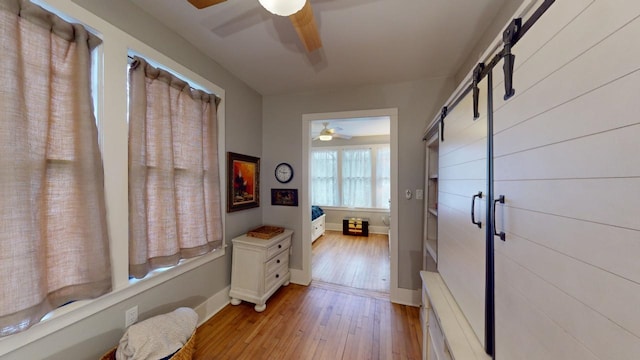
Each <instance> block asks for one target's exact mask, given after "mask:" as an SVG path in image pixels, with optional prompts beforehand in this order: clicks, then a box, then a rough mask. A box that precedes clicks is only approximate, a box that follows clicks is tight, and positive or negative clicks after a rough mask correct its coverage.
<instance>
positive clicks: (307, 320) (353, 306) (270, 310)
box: [194, 282, 421, 360]
mask: <svg viewBox="0 0 640 360" xmlns="http://www.w3.org/2000/svg"><path fill="white" fill-rule="evenodd" d="M196 336H197V340H196V351H195V354H194V359H206V360H209V359H252V360H253V359H331V360H333V359H350V360H351V359H420V356H421V354H420V349H421V330H420V321H419V309H418V308H416V307H409V306H404V305H397V304H392V303H390V302H389V300H388V299H383V298H377V297H371V296H369V292H367V291H360V290H357V289H354V288H346V287H342V286H339V285H328V284H326V283H322V282H317V283H316V282H312V284H311V285H310V286H300V285H295V284H291V285H289V286H287V287H282V288H280V289H279V290H278V291H277V292H276V293H275V294H274V295H273V296H272V297H271V298H270V299H269V301H268V302H267V309H266V310H265V311H264V312H262V313H257V312H255V311H254V310H253V304H250V303H246V302H243V303H242V304H240V305H237V306H232V305H228V306H226V307H225V308H224V309H222V310H221V311H220V312H219V313H218V314H216V315H215V316H213V317H212V318H211V319H209V320H208V321H207V322H206V323H204V324H203V325H202V326H200V327H199V328H198V332H197V335H196Z"/></svg>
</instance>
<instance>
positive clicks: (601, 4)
mask: <svg viewBox="0 0 640 360" xmlns="http://www.w3.org/2000/svg"><path fill="white" fill-rule="evenodd" d="M556 3H558V2H556ZM569 3H570V4H573V2H569ZM620 3H625V4H627V3H629V2H628V1H610V2H609V1H596V2H594V3H593V5H592V6H589V7H588V8H587V9H586V10H584V12H582V13H581V14H580V16H579V17H578V18H576V19H573V21H572V22H571V23H569V24H567V26H566V27H564V28H563V29H562V32H561V33H560V34H558V35H557V36H555V37H553V38H552V39H550V41H549V42H547V43H546V44H545V45H544V47H543V48H541V49H540V50H539V51H537V52H534V53H533V54H532V56H531V58H529V59H527V58H524V57H523V56H522V55H521V54H519V53H518V49H519V46H520V44H521V43H523V42H526V41H527V40H528V39H529V38H531V37H534V36H536V31H535V30H536V29H537V28H539V26H538V24H536V26H534V27H533V28H532V30H531V31H530V32H528V33H527V35H526V38H524V39H523V40H522V41H521V42H520V43H518V44H517V45H516V46H515V47H514V50H513V51H514V53H516V54H517V55H516V56H517V58H516V62H522V63H523V64H522V65H521V66H520V67H519V68H517V69H516V73H517V74H518V75H517V76H514V79H513V82H514V87H515V89H516V96H514V97H513V98H512V99H510V100H509V101H508V102H506V103H505V102H504V101H503V100H502V95H503V91H501V90H500V89H501V88H500V87H499V86H498V87H496V90H497V91H495V92H494V100H495V104H496V109H495V134H499V133H500V132H501V131H503V130H505V129H509V128H511V127H512V126H515V125H517V124H519V123H521V122H523V121H528V120H529V119H532V118H533V117H536V116H538V115H540V114H542V113H544V112H546V111H549V110H551V109H553V108H555V107H557V106H560V105H563V104H565V103H568V102H571V101H573V100H575V99H576V98H577V97H580V96H582V95H584V94H586V93H588V92H591V91H595V90H597V89H598V88H599V87H602V86H606V85H608V84H609V83H611V82H613V81H616V80H618V79H620V78H622V77H625V76H627V75H629V74H631V73H633V72H636V71H637V70H638V69H639V65H640V63H639V62H638V61H637V59H638V57H640V41H638V34H640V23H639V22H638V21H637V20H635V21H631V22H626V21H628V19H629V18H631V19H633V18H635V17H636V16H637V14H638V13H640V1H632V2H630V3H631V5H633V6H622V5H620ZM554 6H555V3H554V5H553V6H552V7H551V9H550V10H549V11H550V12H551V13H553V11H554V10H555V9H554ZM600 13H604V14H608V15H609V16H608V17H605V18H600V17H599V14H600ZM631 14H635V15H631ZM546 15H547V14H545V16H546ZM613 15H619V16H618V17H614V16H613ZM623 15H624V16H623ZM581 16H588V18H589V21H588V22H587V21H581ZM605 20H606V21H613V20H618V21H621V22H622V23H618V24H611V23H606V24H605V23H603V21H605ZM596 23H597V25H595V27H594V24H596ZM594 28H597V29H601V28H605V29H614V30H613V31H614V32H613V33H610V34H608V35H607V36H605V35H601V36H602V37H603V39H600V40H598V39H593V38H590V37H587V36H585V35H583V34H592V33H593V32H594ZM565 33H571V34H572V36H569V37H567V36H563V34H565ZM599 35H600V34H599ZM584 48H586V50H584ZM572 51H573V52H576V53H577V54H575V56H574V57H571V58H570V60H569V61H568V62H566V63H565V62H562V61H560V60H559V58H560V59H562V54H563V53H564V52H572ZM580 51H582V52H580ZM536 66H537V67H543V66H544V67H545V71H544V72H539V71H536ZM496 75H497V76H496V80H497V79H498V78H500V77H501V76H502V74H501V72H499V71H498V72H496Z"/></svg>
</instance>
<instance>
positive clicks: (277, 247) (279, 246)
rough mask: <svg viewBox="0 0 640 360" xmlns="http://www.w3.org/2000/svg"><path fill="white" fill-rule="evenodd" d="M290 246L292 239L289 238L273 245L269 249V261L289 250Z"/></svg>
mask: <svg viewBox="0 0 640 360" xmlns="http://www.w3.org/2000/svg"><path fill="white" fill-rule="evenodd" d="M289 245H291V237H290V236H288V237H287V238H285V239H283V240H282V241H280V242H278V243H276V244H274V245H271V246H270V247H269V248H268V249H267V260H269V259H271V258H272V257H273V256H274V255H276V254H278V253H279V252H281V251H283V250H285V249H288V248H289Z"/></svg>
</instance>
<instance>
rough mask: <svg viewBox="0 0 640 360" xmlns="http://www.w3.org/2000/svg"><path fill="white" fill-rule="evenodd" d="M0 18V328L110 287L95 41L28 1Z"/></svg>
mask: <svg viewBox="0 0 640 360" xmlns="http://www.w3.org/2000/svg"><path fill="white" fill-rule="evenodd" d="M15 4H16V6H15V8H10V7H3V8H2V11H0V27H2V29H3V34H2V37H1V38H0V48H2V49H3V52H2V61H0V97H1V98H2V99H3V101H2V102H0V113H2V114H3V117H2V121H1V122H0V148H2V154H3V155H2V156H1V157H0V169H2V171H0V198H1V199H2V201H1V202H0V229H2V230H1V231H0V274H3V276H1V277H0V291H2V296H0V336H6V335H10V334H13V333H16V332H20V331H23V330H25V329H27V328H29V327H30V326H32V325H33V324H35V323H37V322H39V321H40V319H41V318H42V317H43V316H44V315H45V314H46V313H48V312H49V311H50V310H52V309H54V308H56V307H58V306H61V305H63V304H65V303H68V302H71V301H75V300H80V299H89V298H95V297H98V296H100V295H102V294H105V293H107V292H109V291H110V290H111V269H110V266H111V264H110V257H109V239H108V236H107V221H106V207H105V197H104V194H105V192H104V174H103V168H102V159H101V154H100V150H99V146H98V137H97V128H96V122H95V117H94V113H93V104H92V98H91V94H92V92H91V63H92V60H91V52H92V48H93V47H95V46H96V45H97V44H99V42H100V40H99V39H98V38H96V37H95V36H93V35H91V34H90V33H89V32H87V30H86V29H85V28H84V27H82V26H81V25H77V24H70V23H67V22H65V21H64V20H62V19H60V18H59V17H57V16H55V15H53V14H51V13H49V12H47V11H45V10H43V9H42V8H40V7H38V6H36V5H33V4H30V3H28V2H15Z"/></svg>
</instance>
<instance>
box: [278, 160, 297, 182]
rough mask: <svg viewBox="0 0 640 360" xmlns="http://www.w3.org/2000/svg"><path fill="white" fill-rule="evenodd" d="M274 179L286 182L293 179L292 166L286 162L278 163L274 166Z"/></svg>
mask: <svg viewBox="0 0 640 360" xmlns="http://www.w3.org/2000/svg"><path fill="white" fill-rule="evenodd" d="M275 174H276V180H278V181H279V182H281V183H283V184H286V183H288V182H289V181H291V179H293V167H291V165H289V164H287V163H280V164H278V165H277V166H276V172H275Z"/></svg>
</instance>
